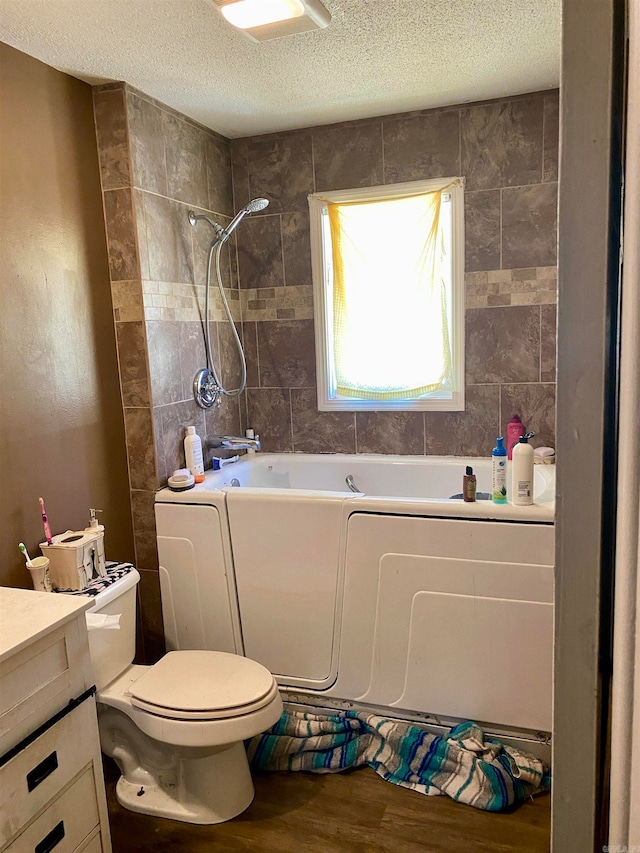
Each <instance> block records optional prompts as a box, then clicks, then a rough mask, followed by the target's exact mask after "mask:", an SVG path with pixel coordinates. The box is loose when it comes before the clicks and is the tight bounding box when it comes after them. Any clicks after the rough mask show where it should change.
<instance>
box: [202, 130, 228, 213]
mask: <svg viewBox="0 0 640 853" xmlns="http://www.w3.org/2000/svg"><path fill="white" fill-rule="evenodd" d="M206 154H207V188H208V192H209V204H208V205H207V207H208V208H209V210H213V211H215V212H216V213H223V214H225V215H226V216H233V185H232V181H231V153H230V151H229V143H228V142H223V141H222V140H221V139H218V138H217V137H216V136H210V135H209V136H207V142H206Z"/></svg>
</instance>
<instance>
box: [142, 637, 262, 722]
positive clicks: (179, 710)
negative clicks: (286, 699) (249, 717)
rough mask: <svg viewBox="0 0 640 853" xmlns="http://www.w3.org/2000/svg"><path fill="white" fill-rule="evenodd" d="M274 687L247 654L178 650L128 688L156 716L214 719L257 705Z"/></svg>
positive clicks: (259, 705)
mask: <svg viewBox="0 0 640 853" xmlns="http://www.w3.org/2000/svg"><path fill="white" fill-rule="evenodd" d="M274 685H275V681H274V678H273V676H272V674H271V673H270V672H269V670H268V669H266V668H265V667H264V666H262V665H261V664H259V663H257V661H254V660H251V659H250V658H245V657H241V656H240V655H232V654H228V653H227V652H212V651H180V652H169V653H168V654H166V655H165V656H164V657H163V658H161V659H160V660H159V661H158V663H156V664H155V665H154V666H152V667H150V668H149V670H148V671H147V672H146V673H145V674H144V675H143V676H142V677H141V678H139V679H138V680H137V681H134V682H133V684H132V685H131V687H130V690H129V692H130V695H131V700H132V703H133V704H135V705H137V706H138V707H140V708H143V709H145V710H150V711H152V712H153V713H156V714H159V715H160V716H163V715H164V716H171V717H175V716H184V717H189V716H191V715H193V716H197V717H199V718H206V717H210V718H215V717H220V716H231V715H233V714H236V713H237V714H243V713H248V712H249V711H251V710H255V709H256V707H261V706H262V705H263V704H264V703H265V701H269V700H270V698H271V694H272V693H273V691H274ZM276 691H277V686H276ZM136 700H138V701H136Z"/></svg>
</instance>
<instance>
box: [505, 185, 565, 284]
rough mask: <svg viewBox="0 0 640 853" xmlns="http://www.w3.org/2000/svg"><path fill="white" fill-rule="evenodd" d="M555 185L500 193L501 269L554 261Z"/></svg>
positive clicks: (556, 207)
mask: <svg viewBox="0 0 640 853" xmlns="http://www.w3.org/2000/svg"><path fill="white" fill-rule="evenodd" d="M557 240H558V185H557V184H552V183H549V184H538V185H537V186H533V187H513V188H511V189H505V190H503V191H502V266H503V268H504V269H514V268H516V267H543V266H551V265H552V264H555V263H556V259H557Z"/></svg>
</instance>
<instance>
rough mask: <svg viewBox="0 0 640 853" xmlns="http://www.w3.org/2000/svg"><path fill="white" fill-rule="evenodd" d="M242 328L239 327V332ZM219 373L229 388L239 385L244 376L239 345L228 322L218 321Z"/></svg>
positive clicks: (225, 385)
mask: <svg viewBox="0 0 640 853" xmlns="http://www.w3.org/2000/svg"><path fill="white" fill-rule="evenodd" d="M241 333H242V329H241V328H240V327H239V328H238V334H241ZM217 363H218V364H219V365H220V366H219V368H218V375H219V377H220V380H221V382H222V384H223V385H224V387H225V388H227V390H234V389H236V388H238V387H239V385H240V380H241V378H242V373H241V371H242V361H241V358H240V353H239V352H238V346H237V344H236V341H235V337H234V335H233V331H232V329H231V326H230V325H229V324H228V323H224V322H222V323H218V362H217Z"/></svg>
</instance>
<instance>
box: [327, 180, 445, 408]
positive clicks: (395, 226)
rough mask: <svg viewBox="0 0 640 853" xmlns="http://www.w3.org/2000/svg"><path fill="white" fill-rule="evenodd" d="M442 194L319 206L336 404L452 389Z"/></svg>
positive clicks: (439, 191)
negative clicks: (326, 241)
mask: <svg viewBox="0 0 640 853" xmlns="http://www.w3.org/2000/svg"><path fill="white" fill-rule="evenodd" d="M447 189H448V187H444V188H442V189H439V190H437V191H433V192H426V193H421V194H417V195H412V196H405V197H402V198H395V199H389V200H381V201H365V202H360V201H354V202H345V203H332V202H328V203H327V212H328V215H329V224H330V230H331V244H332V258H333V331H334V340H333V350H334V363H335V379H336V391H337V393H338V394H339V395H340V396H342V397H347V398H359V399H365V400H400V399H407V398H415V397H420V396H423V395H425V394H429V393H432V392H434V391H454V390H457V389H455V388H454V380H453V367H452V355H451V342H450V340H449V311H450V306H448V305H447V289H446V286H445V276H447V275H449V276H450V265H451V258H450V257H448V256H447V253H446V251H445V241H444V240H443V229H442V222H441V209H442V197H443V193H444V192H446V190H447ZM447 264H448V265H449V266H448V270H447V266H446V265H447ZM399 364H402V370H401V371H399V370H398V365H399Z"/></svg>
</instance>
